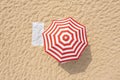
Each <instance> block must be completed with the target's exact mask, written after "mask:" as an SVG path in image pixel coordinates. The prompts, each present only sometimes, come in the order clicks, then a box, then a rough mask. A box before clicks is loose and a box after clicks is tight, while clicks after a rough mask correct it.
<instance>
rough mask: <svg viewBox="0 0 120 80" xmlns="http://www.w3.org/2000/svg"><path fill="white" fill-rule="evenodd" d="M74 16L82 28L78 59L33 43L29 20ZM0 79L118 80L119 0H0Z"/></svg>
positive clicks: (49, 20)
mask: <svg viewBox="0 0 120 80" xmlns="http://www.w3.org/2000/svg"><path fill="white" fill-rule="evenodd" d="M67 17H73V18H74V19H75V20H76V21H78V22H79V23H81V24H83V25H85V26H86V28H87V37H88V42H89V46H88V47H87V48H86V49H85V51H84V53H83V55H82V56H81V58H80V59H79V60H78V61H72V62H70V63H66V64H62V65H61V64H59V63H58V62H57V61H56V60H55V59H53V58H52V57H51V56H50V55H48V54H47V53H45V52H44V49H43V47H41V46H37V47H34V46H32V44H31V41H32V22H44V23H45V29H46V28H47V27H48V26H49V25H50V23H51V21H52V20H54V19H63V18H67ZM0 80H120V0H0Z"/></svg>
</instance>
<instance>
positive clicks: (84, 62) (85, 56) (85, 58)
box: [59, 45, 92, 74]
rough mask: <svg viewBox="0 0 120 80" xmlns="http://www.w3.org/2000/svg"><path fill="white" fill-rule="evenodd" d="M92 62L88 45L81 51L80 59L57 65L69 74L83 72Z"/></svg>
mask: <svg viewBox="0 0 120 80" xmlns="http://www.w3.org/2000/svg"><path fill="white" fill-rule="evenodd" d="M91 61H92V57H91V50H90V45H88V46H87V47H86V48H85V50H84V51H83V53H82V55H81V57H80V59H78V60H76V61H71V62H68V63H63V64H59V66H61V67H62V68H63V69H64V70H65V71H67V72H68V73H70V74H76V73H80V72H85V70H86V69H87V67H88V66H89V64H90V62H91Z"/></svg>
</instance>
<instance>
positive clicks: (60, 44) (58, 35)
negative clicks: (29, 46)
mask: <svg viewBox="0 0 120 80" xmlns="http://www.w3.org/2000/svg"><path fill="white" fill-rule="evenodd" d="M43 39H44V50H45V52H46V53H48V54H50V55H51V56H52V57H54V58H55V59H56V60H57V61H59V62H66V61H71V60H77V59H79V57H80V55H81V54H82V52H83V50H84V49H85V47H86V46H87V44H88V42H87V37H86V29H85V26H83V25H81V24H79V23H78V22H76V21H75V20H74V19H73V18H71V17H69V18H66V19H61V20H53V21H52V23H51V25H50V26H49V27H48V29H46V30H45V31H44V32H43Z"/></svg>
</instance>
